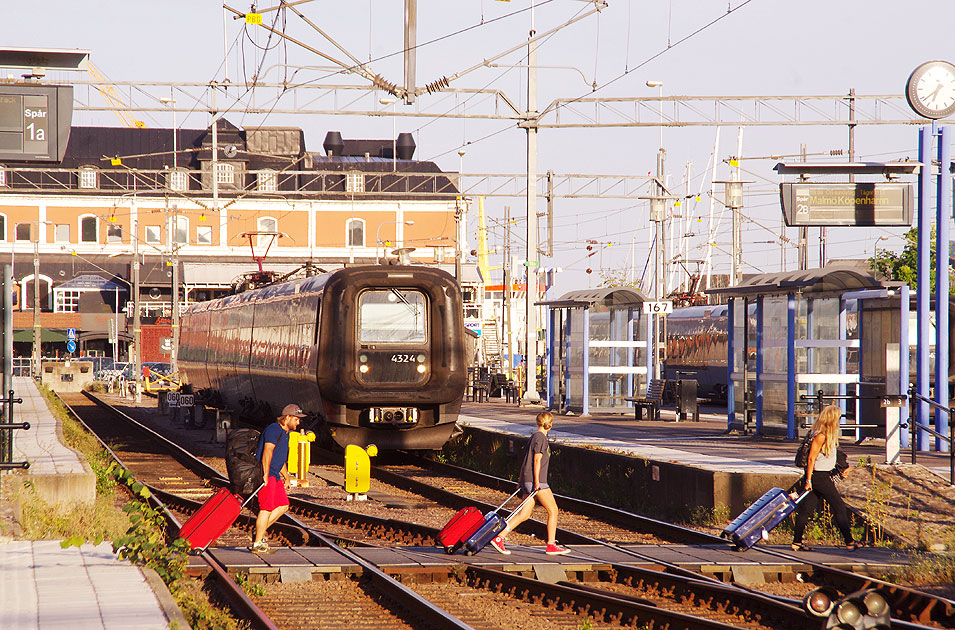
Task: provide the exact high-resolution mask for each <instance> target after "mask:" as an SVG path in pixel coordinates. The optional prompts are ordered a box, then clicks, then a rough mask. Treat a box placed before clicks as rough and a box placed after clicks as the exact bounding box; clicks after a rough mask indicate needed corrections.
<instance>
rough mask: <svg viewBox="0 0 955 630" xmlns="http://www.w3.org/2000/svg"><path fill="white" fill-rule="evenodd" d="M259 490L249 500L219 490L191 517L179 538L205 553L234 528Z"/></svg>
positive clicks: (181, 530) (182, 528)
mask: <svg viewBox="0 0 955 630" xmlns="http://www.w3.org/2000/svg"><path fill="white" fill-rule="evenodd" d="M257 493H258V490H256V491H255V492H253V493H252V495H251V496H249V498H248V499H246V500H245V501H242V497H240V496H238V495H236V494H232V493H231V492H229V490H228V489H226V488H219V490H218V491H216V493H215V494H214V495H212V496H211V497H210V498H209V499H208V500H207V501H206V502H205V503H203V504H202V507H201V508H199V511H198V512H196V513H195V514H193V515H192V516H190V517H189V520H187V521H186V522H185V523H183V525H182V527H181V528H180V529H179V537H180V538H184V539H185V540H186V541H187V542H188V543H189V546H190V547H192V549H193V550H196V549H199V550H200V551H204V550H205V549H206V547H208V546H209V545H211V544H212V543H213V542H215V541H216V539H218V538H219V536H221V535H222V534H224V533H225V531H226V530H227V529H229V528H230V527H232V524H233V523H235V519H237V518H238V517H239V513H240V512H241V511H242V508H243V507H245V504H246V503H248V502H249V501H251V500H252V497H254V496H255V495H256V494H257Z"/></svg>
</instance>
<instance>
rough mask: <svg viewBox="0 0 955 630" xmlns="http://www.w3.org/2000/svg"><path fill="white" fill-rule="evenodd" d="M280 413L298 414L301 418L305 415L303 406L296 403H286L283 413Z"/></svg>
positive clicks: (282, 414) (284, 414) (286, 414)
mask: <svg viewBox="0 0 955 630" xmlns="http://www.w3.org/2000/svg"><path fill="white" fill-rule="evenodd" d="M279 415H280V417H281V416H297V417H299V418H304V417H305V414H304V413H302V408H301V407H299V406H298V405H296V404H294V403H293V404H291V405H285V407H283V408H282V413H281V414H279Z"/></svg>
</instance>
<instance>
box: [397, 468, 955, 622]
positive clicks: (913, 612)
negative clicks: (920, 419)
mask: <svg viewBox="0 0 955 630" xmlns="http://www.w3.org/2000/svg"><path fill="white" fill-rule="evenodd" d="M406 457H407V458H408V460H409V461H416V462H418V463H419V465H421V466H424V467H431V468H432V469H437V470H444V471H446V472H448V473H449V474H454V475H456V476H459V477H461V478H465V479H469V480H475V481H474V483H478V484H479V485H485V486H489V487H492V488H494V489H502V488H512V487H513V485H514V482H513V481H510V480H508V479H502V478H500V477H495V476H493V475H488V474H486V473H481V472H477V471H472V470H469V469H466V468H461V467H459V466H454V465H451V464H445V463H441V462H433V461H432V460H427V459H424V458H421V457H417V456H413V455H410V454H406ZM554 496H555V497H557V499H558V500H559V501H560V502H561V503H562V504H564V505H566V506H567V507H568V508H569V509H574V510H576V509H578V508H584V509H592V510H600V511H602V510H603V509H605V508H604V506H600V505H598V504H595V503H592V502H589V501H583V500H581V499H575V498H573V497H567V496H563V495H557V494H555V495H554ZM609 509H610V510H611V513H612V514H613V515H614V516H615V517H618V518H631V517H632V518H633V519H634V521H633V522H634V523H635V524H640V523H644V522H645V519H647V517H643V516H640V515H638V514H632V513H630V512H626V511H624V510H619V509H617V508H609ZM582 513H583V511H582ZM594 516H598V517H599V515H598V514H597V513H596V512H595V513H594ZM608 520H609V519H608ZM647 520H648V521H650V522H652V523H653V524H654V526H658V527H660V528H662V529H665V530H669V531H671V532H672V533H671V534H670V536H672V537H674V538H676V537H677V536H680V535H683V534H684V533H686V534H687V535H690V533H691V532H692V533H693V534H694V535H695V536H698V537H699V540H700V541H701V544H719V545H727V544H728V543H727V541H726V540H725V539H723V538H720V537H718V536H714V535H712V534H707V533H705V532H699V531H696V530H693V529H690V528H687V527H683V526H680V525H675V524H672V523H667V522H665V521H658V520H655V519H647ZM661 537H663V538H667V536H666V535H662V536H661ZM597 542H598V543H600V544H607V543H603V542H602V541H597ZM617 548H618V549H620V550H621V551H623V552H624V553H628V554H631V555H635V556H637V557H642V558H644V559H647V560H653V559H652V558H650V557H649V556H643V555H642V554H638V553H636V552H634V551H632V550H630V549H626V548H624V547H617ZM759 549H760V551H762V552H763V553H766V554H770V555H773V556H776V557H778V558H782V559H785V560H786V561H788V562H791V563H793V562H794V563H797V564H802V565H805V566H807V567H809V569H810V571H809V572H810V573H811V574H812V575H813V576H814V577H817V578H819V579H820V580H821V581H823V582H825V583H828V584H830V585H832V586H834V587H836V588H838V589H839V590H840V591H842V592H844V593H850V592H854V591H858V590H863V589H867V588H876V589H878V590H879V591H880V592H882V593H883V594H884V595H886V596H887V597H888V598H889V601H890V603H891V604H892V606H893V618H897V619H899V620H900V621H912V622H919V623H927V622H929V621H932V622H935V623H938V624H940V625H942V626H943V627H946V628H955V601H952V600H950V599H947V598H944V597H940V596H937V595H932V594H929V593H925V592H922V591H919V590H916V589H912V588H908V587H905V586H901V585H898V584H892V583H891V582H886V581H884V580H879V579H876V578H872V577H869V576H864V575H860V574H858V573H853V572H850V571H844V570H842V569H837V568H834V567H829V566H826V565H824V564H820V563H816V562H812V561H808V560H806V559H805V558H801V557H799V556H795V555H792V554H789V553H786V552H783V551H779V550H776V549H771V548H768V547H760V548H759ZM653 561H654V562H655V563H656V564H658V565H662V566H667V565H668V563H663V562H660V561H659V560H653ZM674 569H678V570H679V571H680V572H685V571H687V570H686V569H683V568H681V567H678V566H677V565H669V567H668V572H670V573H673V572H675V571H674Z"/></svg>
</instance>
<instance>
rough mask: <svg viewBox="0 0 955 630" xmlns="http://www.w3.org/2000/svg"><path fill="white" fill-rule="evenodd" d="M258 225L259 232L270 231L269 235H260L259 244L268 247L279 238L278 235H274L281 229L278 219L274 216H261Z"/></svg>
mask: <svg viewBox="0 0 955 630" xmlns="http://www.w3.org/2000/svg"><path fill="white" fill-rule="evenodd" d="M258 226H259V227H258V231H259V232H268V233H269V234H268V235H260V236H259V237H258V239H257V240H258V246H259V247H268V246H269V245H271V244H272V242H273V241H275V239H276V238H277V236H273V235H274V234H277V233H278V231H279V222H278V220H277V219H273V218H272V217H261V218H260V219H259V221H258Z"/></svg>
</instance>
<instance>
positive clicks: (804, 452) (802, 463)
mask: <svg viewBox="0 0 955 630" xmlns="http://www.w3.org/2000/svg"><path fill="white" fill-rule="evenodd" d="M813 437H815V434H814V433H813V432H812V431H810V432H809V434H808V435H806V437H805V438H803V441H802V444H800V445H799V448H798V449H797V450H796V457H795V458H794V459H793V462H794V463H795V464H796V467H797V468H805V467H806V466H808V465H809V447H810V446H811V445H812V438H813Z"/></svg>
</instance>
